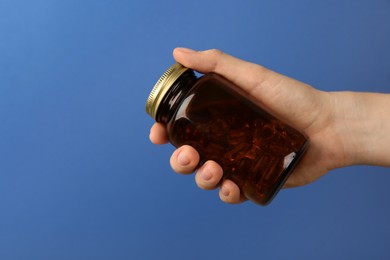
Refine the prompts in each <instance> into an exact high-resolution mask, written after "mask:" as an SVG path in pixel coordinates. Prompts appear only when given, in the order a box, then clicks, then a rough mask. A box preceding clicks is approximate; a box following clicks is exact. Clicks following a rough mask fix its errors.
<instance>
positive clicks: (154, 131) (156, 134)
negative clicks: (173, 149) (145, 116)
mask: <svg viewBox="0 0 390 260" xmlns="http://www.w3.org/2000/svg"><path fill="white" fill-rule="evenodd" d="M149 139H150V141H151V142H152V143H154V144H166V143H168V134H167V131H166V128H165V126H164V125H163V124H161V123H155V124H154V125H153V126H152V128H151V129H150V134H149Z"/></svg>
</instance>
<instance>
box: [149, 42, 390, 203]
mask: <svg viewBox="0 0 390 260" xmlns="http://www.w3.org/2000/svg"><path fill="white" fill-rule="evenodd" d="M173 55H174V58H175V59H176V61H177V62H178V63H180V64H182V65H184V66H185V67H188V68H191V69H193V70H195V71H198V72H201V73H209V72H214V73H217V74H220V75H222V76H224V77H225V78H227V79H228V80H230V81H232V82H233V83H234V84H236V85H237V86H238V87H240V88H242V89H243V90H244V91H246V92H247V93H249V94H250V95H252V96H253V97H254V98H255V99H256V100H257V102H258V104H259V105H260V106H261V107H263V108H264V109H265V110H267V111H269V112H270V113H272V114H273V115H274V116H276V117H277V118H279V119H280V120H282V121H284V122H286V123H288V124H289V125H291V126H292V127H294V128H296V129H298V130H300V131H302V132H303V133H305V134H306V135H307V136H308V137H309V139H310V147H309V149H308V151H307V152H306V154H305V156H304V157H303V159H302V160H301V162H300V163H299V165H298V167H297V168H296V169H295V170H294V172H293V173H292V175H291V176H290V177H289V179H288V180H287V182H286V183H285V188H289V187H297V186H301V185H305V184H308V183H311V182H313V181H315V180H317V179H318V178H320V177H321V176H323V175H324V174H326V173H327V172H328V171H330V170H332V169H335V168H338V167H343V166H347V165H352V164H358V163H367V164H379V165H389V166H390V154H389V153H390V138H389V137H387V136H389V134H386V132H383V131H381V133H382V134H380V135H379V136H381V137H382V141H381V140H379V138H378V137H379V136H377V137H375V136H374V137H372V136H371V137H370V136H369V135H368V134H371V132H370V131H371V130H372V129H373V128H375V127H377V126H378V124H381V126H382V128H383V129H382V130H385V129H387V131H388V132H387V133H389V132H390V99H389V95H384V94H382V95H380V94H362V93H352V92H339V93H328V92H323V91H319V90H317V89H314V88H312V87H310V86H308V85H306V84H304V83H302V82H299V81H297V80H294V79H291V78H289V77H286V76H284V75H281V74H278V73H276V72H273V71H271V70H268V69H266V68H264V67H262V66H260V65H257V64H253V63H249V62H246V61H243V60H240V59H237V58H235V57H232V56H230V55H227V54H225V53H223V52H221V51H218V50H207V51H201V52H197V51H193V50H190V49H185V48H177V49H175V50H174V52H173ZM376 102H379V105H381V106H380V109H375V107H378V103H377V105H375V103H376ZM372 106H374V107H372ZM378 111H382V112H381V113H380V114H379V115H380V117H379V118H378V119H377V120H374V119H370V121H369V122H367V124H365V122H366V121H365V120H367V118H369V117H370V116H371V115H372V114H373V113H376V114H378V113H377V112H378ZM383 111H384V112H383ZM379 119H381V120H379ZM383 120H386V121H385V122H383ZM380 121H382V122H380ZM359 124H360V125H359ZM363 124H365V125H364V126H363ZM350 127H352V128H353V129H351V128H350ZM378 134H379V133H378ZM371 135H375V133H372V134H371ZM361 138H364V140H361ZM150 140H151V141H152V143H154V144H165V143H167V142H168V137H167V133H166V129H165V126H164V125H162V124H160V123H155V124H154V125H153V126H152V128H151V132H150ZM375 142H376V143H377V144H378V145H381V150H378V151H371V153H372V154H373V155H376V156H370V155H367V154H365V151H368V150H366V148H367V149H368V147H370V146H371V145H373V144H374V143H375ZM378 142H379V143H378ZM381 142H382V143H381ZM383 142H384V143H383ZM386 142H387V143H386ZM386 144H387V145H386ZM371 150H372V149H371ZM382 153H385V155H387V156H383V154H382ZM198 162H199V155H198V153H197V151H196V150H195V149H194V148H192V147H190V146H188V145H185V146H182V147H180V148H178V149H177V150H176V151H174V152H173V154H172V156H171V160H170V163H171V166H172V168H173V170H174V171H176V172H178V173H192V172H193V171H194V170H195V168H196V166H197V165H198ZM222 175H223V172H222V168H221V167H220V166H219V165H218V164H217V163H216V162H214V161H207V162H206V163H204V164H203V165H202V166H201V167H200V168H199V169H198V170H197V173H196V176H195V181H196V183H197V185H198V186H199V187H200V188H202V189H206V190H210V189H216V188H217V187H218V184H219V183H220V180H221V178H222ZM219 195H220V198H221V200H222V201H224V202H227V203H240V202H243V201H245V200H246V198H245V197H243V196H242V195H241V193H240V189H239V188H238V186H237V185H236V184H235V183H234V182H232V181H231V180H224V181H223V182H222V184H221V186H220V192H219Z"/></svg>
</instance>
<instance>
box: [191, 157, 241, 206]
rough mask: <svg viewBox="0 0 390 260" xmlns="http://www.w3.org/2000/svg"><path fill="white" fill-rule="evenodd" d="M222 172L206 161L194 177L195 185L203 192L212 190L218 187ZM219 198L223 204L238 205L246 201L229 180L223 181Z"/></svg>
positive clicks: (213, 163)
mask: <svg viewBox="0 0 390 260" xmlns="http://www.w3.org/2000/svg"><path fill="white" fill-rule="evenodd" d="M222 176H223V170H222V168H221V166H219V165H218V164H217V163H216V162H214V161H207V162H206V163H205V164H203V165H202V167H200V168H199V170H198V172H197V173H196V175H195V181H196V184H197V185H198V186H199V188H201V189H204V190H213V189H216V188H217V187H218V186H219V183H220V182H221V179H222ZM219 197H220V199H221V200H222V201H223V202H225V203H230V204H238V203H241V202H244V201H246V200H247V199H246V198H245V197H244V196H242V195H241V191H240V188H239V187H238V186H237V185H236V184H235V183H234V182H233V181H231V180H224V181H223V182H222V184H221V187H220V190H219Z"/></svg>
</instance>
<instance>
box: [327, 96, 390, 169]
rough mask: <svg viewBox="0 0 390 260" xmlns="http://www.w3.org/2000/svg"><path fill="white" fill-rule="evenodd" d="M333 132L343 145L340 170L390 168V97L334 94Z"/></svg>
mask: <svg viewBox="0 0 390 260" xmlns="http://www.w3.org/2000/svg"><path fill="white" fill-rule="evenodd" d="M330 95H331V96H332V101H333V113H332V124H331V125H332V129H333V131H334V133H335V134H336V136H337V138H338V139H339V141H340V143H341V147H342V150H341V151H340V152H341V153H343V157H342V158H344V159H343V161H342V162H341V165H339V166H340V167H342V166H348V165H356V164H366V165H378V166H390V135H389V133H390V95H388V94H374V93H356V92H332V93H330Z"/></svg>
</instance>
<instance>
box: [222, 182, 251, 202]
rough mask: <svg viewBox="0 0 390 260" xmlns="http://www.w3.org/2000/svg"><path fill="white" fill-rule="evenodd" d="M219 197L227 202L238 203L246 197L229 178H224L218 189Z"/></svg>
mask: <svg viewBox="0 0 390 260" xmlns="http://www.w3.org/2000/svg"><path fill="white" fill-rule="evenodd" d="M219 198H220V199H221V200H222V201H223V202H225V203H229V204H239V203H242V202H244V201H246V200H247V199H246V198H245V197H244V196H243V195H242V194H241V192H240V188H239V187H238V186H237V185H236V184H235V183H234V182H233V181H231V180H224V181H223V183H222V185H221V189H220V190H219Z"/></svg>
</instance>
